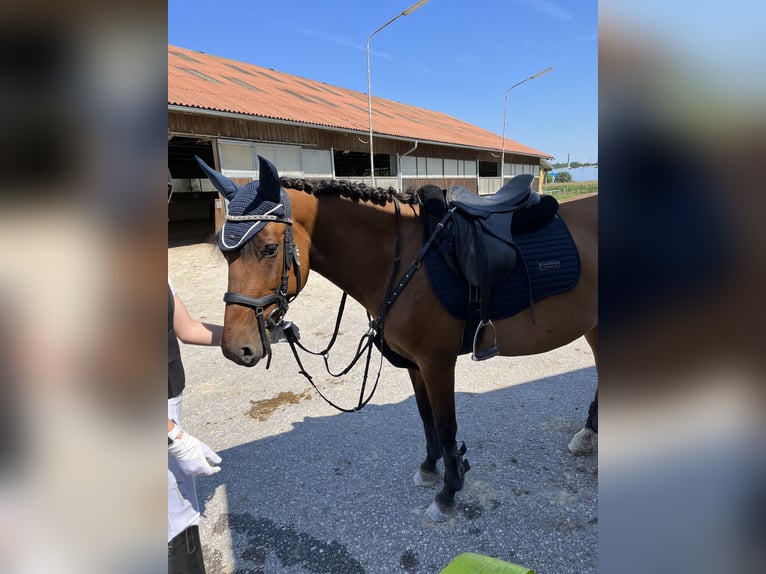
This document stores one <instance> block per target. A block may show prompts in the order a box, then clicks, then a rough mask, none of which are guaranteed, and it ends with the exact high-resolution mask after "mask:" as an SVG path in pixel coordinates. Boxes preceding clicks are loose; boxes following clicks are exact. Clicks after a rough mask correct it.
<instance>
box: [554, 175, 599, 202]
mask: <svg viewBox="0 0 766 574" xmlns="http://www.w3.org/2000/svg"><path fill="white" fill-rule="evenodd" d="M543 191H544V192H545V193H550V194H551V195H552V196H553V197H555V198H556V199H558V200H559V201H564V200H565V199H570V198H572V197H576V196H578V195H583V194H585V193H593V192H596V191H598V180H596V181H569V182H566V183H546V184H543Z"/></svg>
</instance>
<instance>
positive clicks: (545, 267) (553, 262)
mask: <svg viewBox="0 0 766 574" xmlns="http://www.w3.org/2000/svg"><path fill="white" fill-rule="evenodd" d="M537 268H538V269H539V270H540V271H555V270H556V269H561V259H548V260H546V261H538V262H537Z"/></svg>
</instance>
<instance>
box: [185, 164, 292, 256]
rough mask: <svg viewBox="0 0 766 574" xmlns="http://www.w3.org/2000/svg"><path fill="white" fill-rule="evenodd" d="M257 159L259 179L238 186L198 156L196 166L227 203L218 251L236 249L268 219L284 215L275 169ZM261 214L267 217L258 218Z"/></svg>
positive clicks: (275, 219)
mask: <svg viewBox="0 0 766 574" xmlns="http://www.w3.org/2000/svg"><path fill="white" fill-rule="evenodd" d="M258 160H259V165H258V167H259V181H251V182H249V183H247V184H246V185H244V186H241V185H238V184H236V183H234V182H233V181H231V180H230V179H228V178H225V177H224V176H222V175H221V174H220V173H218V172H217V171H215V170H213V169H211V168H210V167H209V166H208V165H207V164H205V162H203V161H202V160H201V159H199V158H197V163H198V164H199V166H200V167H201V168H202V170H203V171H204V172H205V174H206V175H207V176H208V178H210V180H211V181H212V182H213V185H214V186H215V187H216V189H218V191H220V192H221V193H222V194H223V195H224V196H225V197H226V199H227V200H228V203H229V206H228V209H227V211H226V222H225V223H224V224H223V227H222V228H221V232H220V234H219V235H218V247H220V248H221V251H234V250H236V249H239V248H240V247H242V246H243V245H244V244H245V243H246V242H247V241H248V240H249V239H250V238H252V237H253V235H255V234H256V233H258V232H259V231H260V230H261V229H263V228H264V227H265V226H266V224H267V223H269V218H273V220H274V221H278V220H280V219H283V218H284V217H285V202H284V200H283V198H282V193H281V189H280V187H281V186H280V184H279V175H278V174H277V170H276V168H275V167H274V166H273V165H272V164H271V163H270V162H269V161H268V160H266V159H264V158H262V157H261V156H258ZM259 191H260V192H261V193H259ZM275 191H276V193H275ZM254 216H255V217H254ZM256 217H257V218H259V219H256ZM261 217H265V218H266V219H265V220H264V219H260V218H261Z"/></svg>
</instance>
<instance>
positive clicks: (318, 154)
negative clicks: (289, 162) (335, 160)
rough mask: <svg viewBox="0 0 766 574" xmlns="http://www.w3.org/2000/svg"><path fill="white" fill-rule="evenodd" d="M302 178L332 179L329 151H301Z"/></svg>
mask: <svg viewBox="0 0 766 574" xmlns="http://www.w3.org/2000/svg"><path fill="white" fill-rule="evenodd" d="M301 163H302V165H303V177H310V178H313V177H332V154H331V153H330V151H329V150H322V149H302V150H301Z"/></svg>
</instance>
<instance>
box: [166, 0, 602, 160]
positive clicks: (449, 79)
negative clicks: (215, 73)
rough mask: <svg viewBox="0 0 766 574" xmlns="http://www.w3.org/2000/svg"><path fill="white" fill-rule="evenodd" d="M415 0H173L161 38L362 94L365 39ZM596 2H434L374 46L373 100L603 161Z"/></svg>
mask: <svg viewBox="0 0 766 574" xmlns="http://www.w3.org/2000/svg"><path fill="white" fill-rule="evenodd" d="M415 1H416V0H402V1H398V0H388V1H385V2H367V1H362V0H323V1H319V0H281V1H276V0H268V1H266V0H249V1H247V0H222V1H221V2H215V3H214V2H210V1H209V0H208V1H206V2H200V1H197V0H170V1H169V2H168V42H169V43H171V44H174V45H176V46H181V47H183V48H189V49H192V50H200V51H203V52H207V53H209V54H213V55H216V56H223V57H227V58H232V59H235V60H240V61H243V62H249V63H252V64H257V65H259V66H265V67H268V68H274V69H275V70H279V71H281V72H286V73H289V74H295V75H297V76H303V77H306V78H311V79H313V80H318V81H323V82H327V83H328V84H333V85H337V86H342V87H344V88H349V89H352V90H357V91H359V92H364V93H366V92H367V56H366V44H367V38H368V37H369V35H370V34H372V32H373V31H375V29H377V28H378V27H380V26H382V25H383V24H384V23H385V22H387V21H388V20H389V19H391V18H393V17H394V16H395V15H397V14H399V13H400V12H401V11H402V10H404V9H405V8H407V7H409V6H410V5H412V4H414V2H415ZM597 17H598V7H597V2H596V0H578V1H576V2H565V1H564V0H558V1H556V2H554V1H551V0H472V1H470V2H469V1H468V0H430V1H429V2H428V3H426V4H425V5H423V6H422V7H420V8H419V9H418V10H416V11H415V12H413V13H412V14H410V15H408V16H403V17H401V18H399V19H397V20H396V21H395V22H393V23H392V24H390V25H389V26H387V27H386V28H385V29H384V30H382V31H381V32H379V33H378V34H376V35H375V36H374V37H373V39H372V42H371V80H372V81H371V84H372V90H371V92H372V95H373V96H375V97H384V98H388V99H391V100H395V101H399V102H402V103H406V104H410V105H414V106H418V107H422V108H427V109H431V110H436V111H439V112H443V113H446V114H449V115H451V116H454V117H456V118H459V119H461V120H464V121H467V122H469V123H472V124H474V125H477V126H480V127H482V128H484V129H487V130H489V131H492V132H494V133H496V134H498V135H499V134H501V133H502V130H503V101H504V99H505V92H506V90H507V89H508V88H509V87H510V86H512V85H513V84H516V83H517V82H520V81H522V80H523V79H525V78H527V77H529V76H531V75H533V74H535V73H536V72H538V71H540V70H543V69H545V68H547V67H549V66H552V67H553V71H551V72H549V73H547V74H545V75H543V76H541V77H539V78H537V79H535V80H531V81H529V82H526V83H525V84H523V85H521V86H519V87H517V88H514V89H513V90H511V91H510V93H509V95H508V110H507V124H506V137H508V138H510V139H514V140H516V141H519V142H521V143H524V144H526V145H529V146H532V147H534V148H536V149H538V150H541V151H543V152H546V153H548V154H550V155H552V156H555V160H554V161H566V159H567V154H569V155H570V156H571V159H572V160H573V161H574V160H577V161H581V162H587V161H597V160H598V58H597V45H598V38H597Z"/></svg>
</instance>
